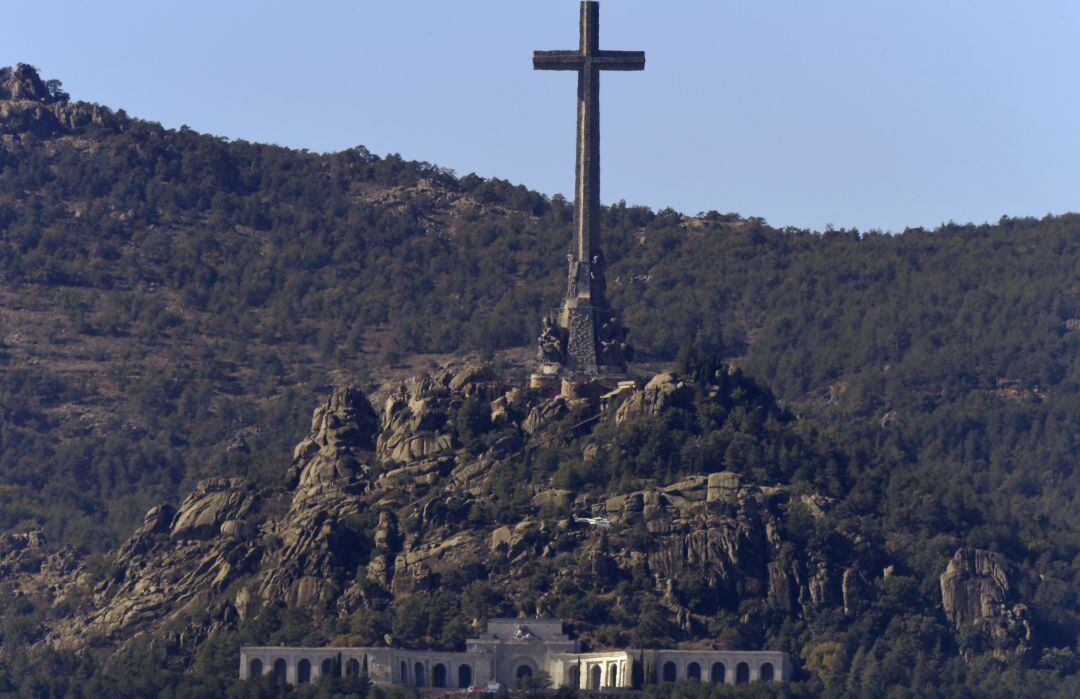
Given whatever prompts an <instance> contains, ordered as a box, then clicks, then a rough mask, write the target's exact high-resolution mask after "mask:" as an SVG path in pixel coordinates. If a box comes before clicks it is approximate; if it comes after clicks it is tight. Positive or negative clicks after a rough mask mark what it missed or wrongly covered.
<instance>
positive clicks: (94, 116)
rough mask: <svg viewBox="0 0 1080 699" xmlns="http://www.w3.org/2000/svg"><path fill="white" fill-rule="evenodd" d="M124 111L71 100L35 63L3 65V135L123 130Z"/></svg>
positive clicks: (0, 121) (0, 86)
mask: <svg viewBox="0 0 1080 699" xmlns="http://www.w3.org/2000/svg"><path fill="white" fill-rule="evenodd" d="M129 121H130V120H129V119H128V118H127V116H126V115H124V114H123V112H118V113H114V112H113V111H112V110H110V109H107V108H105V107H101V106H99V105H96V104H87V103H86V102H70V101H68V96H67V94H65V93H64V92H63V91H61V90H60V83H59V81H56V80H50V81H43V80H42V79H41V77H40V76H39V75H38V72H37V69H35V68H34V67H33V66H28V65H26V64H23V63H20V64H19V65H17V66H16V67H15V68H0V134H3V133H5V132H12V133H23V132H31V133H34V134H37V135H38V136H49V135H53V134H58V133H64V132H77V131H80V130H81V129H84V128H86V127H88V126H99V127H105V128H108V129H112V130H115V131H123V130H124V129H125V128H126V127H127V125H128V123H129Z"/></svg>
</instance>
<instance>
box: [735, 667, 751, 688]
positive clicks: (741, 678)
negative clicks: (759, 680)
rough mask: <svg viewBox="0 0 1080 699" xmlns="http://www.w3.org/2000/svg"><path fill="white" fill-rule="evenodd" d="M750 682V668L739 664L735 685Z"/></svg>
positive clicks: (736, 670)
mask: <svg viewBox="0 0 1080 699" xmlns="http://www.w3.org/2000/svg"><path fill="white" fill-rule="evenodd" d="M749 681H750V666H749V665H747V664H746V663H739V664H738V665H736V666H735V684H746V683H747V682H749Z"/></svg>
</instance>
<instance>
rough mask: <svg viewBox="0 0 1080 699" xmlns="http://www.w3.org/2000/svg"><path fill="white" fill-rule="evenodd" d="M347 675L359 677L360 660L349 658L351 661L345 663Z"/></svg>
mask: <svg viewBox="0 0 1080 699" xmlns="http://www.w3.org/2000/svg"><path fill="white" fill-rule="evenodd" d="M345 675H346V676H347V677H359V676H360V661H359V660H357V659H356V658H349V662H347V663H345Z"/></svg>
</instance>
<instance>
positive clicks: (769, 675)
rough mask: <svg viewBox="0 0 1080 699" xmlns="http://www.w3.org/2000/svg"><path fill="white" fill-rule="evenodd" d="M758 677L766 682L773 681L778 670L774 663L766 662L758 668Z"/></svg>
mask: <svg viewBox="0 0 1080 699" xmlns="http://www.w3.org/2000/svg"><path fill="white" fill-rule="evenodd" d="M758 678H759V679H761V680H764V681H765V682H772V681H773V680H774V679H776V670H775V669H774V668H773V664H772V663H764V664H762V666H761V669H760V670H758Z"/></svg>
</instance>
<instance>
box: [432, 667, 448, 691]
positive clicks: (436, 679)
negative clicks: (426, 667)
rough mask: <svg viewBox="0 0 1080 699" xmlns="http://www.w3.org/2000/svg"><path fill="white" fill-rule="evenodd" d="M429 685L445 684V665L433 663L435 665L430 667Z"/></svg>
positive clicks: (440, 685)
mask: <svg viewBox="0 0 1080 699" xmlns="http://www.w3.org/2000/svg"><path fill="white" fill-rule="evenodd" d="M431 686H432V687H440V688H441V687H445V686H446V666H445V665H443V664H442V663H435V667H433V668H431Z"/></svg>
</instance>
